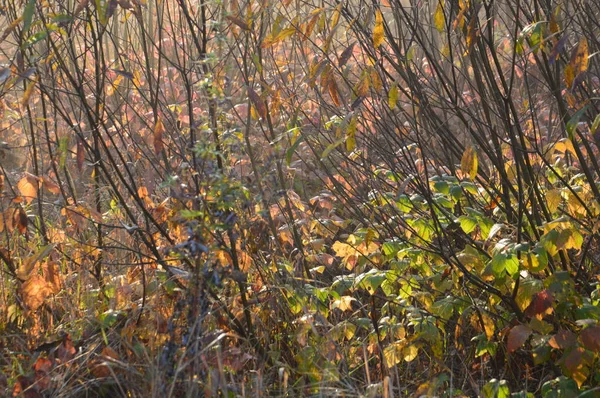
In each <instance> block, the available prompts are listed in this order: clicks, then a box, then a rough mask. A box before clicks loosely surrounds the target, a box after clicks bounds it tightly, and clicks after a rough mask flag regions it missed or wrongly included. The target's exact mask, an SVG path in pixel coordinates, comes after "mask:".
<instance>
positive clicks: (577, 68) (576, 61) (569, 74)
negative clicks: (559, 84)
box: [565, 37, 589, 88]
mask: <svg viewBox="0 0 600 398" xmlns="http://www.w3.org/2000/svg"><path fill="white" fill-rule="evenodd" d="M588 57H589V49H588V42H587V40H586V38H585V37H582V38H581V40H579V43H578V44H577V46H576V47H575V48H574V49H573V52H572V53H571V61H570V62H569V65H568V66H567V67H566V68H565V83H566V84H567V87H568V88H571V87H572V85H573V83H574V80H575V79H577V77H578V76H579V75H581V74H582V73H583V72H585V71H586V70H587V68H588Z"/></svg>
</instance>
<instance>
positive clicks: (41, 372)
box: [33, 357, 53, 391]
mask: <svg viewBox="0 0 600 398" xmlns="http://www.w3.org/2000/svg"><path fill="white" fill-rule="evenodd" d="M52 365H53V364H52V361H51V360H50V359H48V358H42V357H40V358H38V360H37V361H36V362H35V364H34V365H33V370H35V382H36V385H37V387H38V388H39V389H40V390H42V391H43V390H45V389H47V388H48V387H50V382H51V379H50V376H49V375H48V373H50V371H51V370H52Z"/></svg>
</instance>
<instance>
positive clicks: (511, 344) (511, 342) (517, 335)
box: [508, 325, 532, 352]
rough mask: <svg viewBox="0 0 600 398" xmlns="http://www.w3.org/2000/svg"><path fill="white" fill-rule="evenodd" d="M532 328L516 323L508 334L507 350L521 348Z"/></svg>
mask: <svg viewBox="0 0 600 398" xmlns="http://www.w3.org/2000/svg"><path fill="white" fill-rule="evenodd" d="M531 333H532V330H531V328H530V327H529V326H527V325H517V326H515V327H514V328H512V329H511V330H510V333H509V334H508V352H515V351H516V350H517V349H519V348H521V346H522V345H523V344H525V342H526V341H527V339H528V338H529V336H531Z"/></svg>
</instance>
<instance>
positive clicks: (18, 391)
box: [12, 375, 42, 398]
mask: <svg viewBox="0 0 600 398" xmlns="http://www.w3.org/2000/svg"><path fill="white" fill-rule="evenodd" d="M34 383H35V381H34V380H33V378H31V377H26V376H23V375H21V376H19V377H17V382H16V383H15V386H14V388H13V393H12V396H13V397H22V398H42V394H40V393H39V391H38V388H37V386H36V385H34Z"/></svg>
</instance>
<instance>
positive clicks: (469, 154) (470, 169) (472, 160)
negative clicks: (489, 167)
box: [460, 146, 478, 180]
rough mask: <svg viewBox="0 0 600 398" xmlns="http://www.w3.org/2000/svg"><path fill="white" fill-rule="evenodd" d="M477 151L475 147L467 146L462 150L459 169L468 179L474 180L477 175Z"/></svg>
mask: <svg viewBox="0 0 600 398" xmlns="http://www.w3.org/2000/svg"><path fill="white" fill-rule="evenodd" d="M477 166H478V161H477V153H476V152H475V148H473V147H472V146H468V147H467V148H466V149H465V151H464V152H463V155H462V158H461V160H460V169H461V170H462V172H463V173H464V174H465V175H467V176H468V177H469V179H470V180H474V179H475V177H476V176H477Z"/></svg>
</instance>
